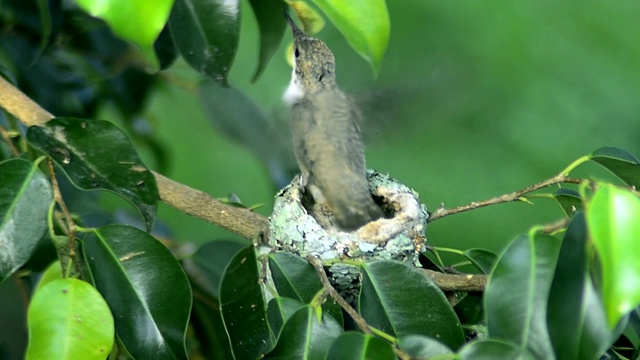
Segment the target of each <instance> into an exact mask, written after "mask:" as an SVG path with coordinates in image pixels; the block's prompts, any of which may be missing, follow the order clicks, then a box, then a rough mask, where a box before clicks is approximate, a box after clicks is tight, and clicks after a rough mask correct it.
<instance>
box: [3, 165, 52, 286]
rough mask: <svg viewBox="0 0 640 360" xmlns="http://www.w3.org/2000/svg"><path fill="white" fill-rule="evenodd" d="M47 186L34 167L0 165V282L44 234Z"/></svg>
mask: <svg viewBox="0 0 640 360" xmlns="http://www.w3.org/2000/svg"><path fill="white" fill-rule="evenodd" d="M52 199H53V192H52V190H51V184H50V183H49V180H48V179H47V177H46V176H45V175H44V174H43V173H42V171H40V169H39V168H38V165H37V164H35V163H32V162H29V161H27V160H23V159H11V160H7V161H3V162H2V163H0V249H1V250H0V282H2V281H4V280H5V279H7V278H8V277H9V276H11V274H13V273H14V272H15V271H16V270H18V269H19V268H20V267H21V266H22V265H24V264H25V263H26V262H27V260H29V258H30V257H31V254H32V253H33V251H34V250H35V249H36V246H37V245H38V242H39V241H40V239H41V238H42V236H43V235H44V233H45V231H46V230H47V213H48V211H49V204H51V201H52Z"/></svg>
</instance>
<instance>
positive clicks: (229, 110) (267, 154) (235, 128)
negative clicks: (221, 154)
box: [198, 81, 298, 188]
mask: <svg viewBox="0 0 640 360" xmlns="http://www.w3.org/2000/svg"><path fill="white" fill-rule="evenodd" d="M198 95H199V96H200V101H201V102H202V104H203V105H204V110H205V114H206V115H207V118H208V119H209V121H211V124H213V126H215V128H216V129H218V130H219V131H221V132H222V133H223V134H225V135H226V136H228V137H229V138H230V139H232V140H233V141H235V142H237V143H238V144H240V145H243V146H245V147H246V148H247V149H249V150H251V151H252V152H253V153H254V154H255V155H256V156H258V157H259V158H260V159H261V160H262V162H263V163H264V164H265V166H266V167H267V169H268V170H269V174H270V175H271V178H272V179H273V181H274V182H275V183H276V185H277V187H278V188H280V187H282V186H284V185H286V184H288V183H289V181H291V178H292V177H293V175H294V174H295V173H296V172H297V171H298V170H297V166H296V161H295V158H294V156H293V151H291V148H290V139H289V138H288V136H289V132H288V129H281V128H280V127H279V126H278V125H277V124H276V123H275V122H274V121H271V120H270V119H269V118H267V117H266V116H265V114H264V113H263V111H262V110H261V109H260V108H259V107H258V106H257V105H256V104H255V103H254V102H253V101H252V100H251V99H250V98H249V97H247V95H245V94H243V93H242V92H240V91H238V90H236V89H233V88H227V87H223V86H221V85H219V84H217V83H215V82H213V81H204V82H203V83H202V84H201V85H200V87H199V89H198Z"/></svg>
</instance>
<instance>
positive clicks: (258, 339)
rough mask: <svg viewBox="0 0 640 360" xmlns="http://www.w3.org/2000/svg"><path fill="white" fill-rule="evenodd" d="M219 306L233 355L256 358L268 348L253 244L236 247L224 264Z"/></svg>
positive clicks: (270, 342) (269, 341)
mask: <svg viewBox="0 0 640 360" xmlns="http://www.w3.org/2000/svg"><path fill="white" fill-rule="evenodd" d="M220 306H221V308H222V319H223V320H224V326H225V328H226V329H227V334H228V335H229V340H230V342H231V347H232V350H233V354H234V356H235V358H236V359H256V358H259V357H260V356H261V355H262V354H264V353H265V352H267V351H268V350H269V349H271V348H272V346H273V337H272V334H271V330H270V329H269V324H268V321H267V306H266V303H265V300H264V296H263V294H262V288H261V287H260V274H259V271H258V261H257V260H256V250H255V248H254V247H253V245H250V246H248V247H246V248H244V249H243V250H241V251H239V252H238V253H237V254H236V255H235V256H234V257H233V259H232V260H231V262H230V263H229V265H227V268H226V269H225V271H224V274H223V275H222V282H221V284H220Z"/></svg>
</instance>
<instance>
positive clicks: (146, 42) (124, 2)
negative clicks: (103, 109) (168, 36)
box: [75, 0, 173, 67]
mask: <svg viewBox="0 0 640 360" xmlns="http://www.w3.org/2000/svg"><path fill="white" fill-rule="evenodd" d="M75 1H76V3H77V4H78V5H79V6H80V7H81V8H83V9H84V10H85V11H86V12H88V13H89V14H91V15H93V16H95V17H99V18H101V19H103V20H104V21H105V22H106V23H107V24H109V27H110V28H111V30H113V32H114V33H115V34H116V35H118V36H120V37H121V38H123V39H126V40H129V41H131V42H133V43H134V44H136V45H138V46H139V47H140V49H142V51H143V53H144V54H145V56H146V57H147V60H149V61H150V62H152V63H153V64H154V67H158V64H157V60H156V58H155V54H154V51H153V42H154V41H155V40H156V39H157V38H158V35H159V34H160V31H162V28H163V27H164V25H165V23H166V22H167V19H168V18H169V13H170V12H171V7H172V6H173V0H155V1H146V0H101V1H94V0H75Z"/></svg>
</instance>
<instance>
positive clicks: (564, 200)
mask: <svg viewBox="0 0 640 360" xmlns="http://www.w3.org/2000/svg"><path fill="white" fill-rule="evenodd" d="M553 197H554V198H555V199H556V201H557V202H558V204H559V205H560V207H561V208H562V211H564V213H565V214H567V216H573V214H575V213H576V211H580V210H582V207H583V206H582V199H581V198H580V194H579V193H578V192H577V191H575V190H571V189H565V188H562V189H558V190H557V191H556V192H554V193H553Z"/></svg>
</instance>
